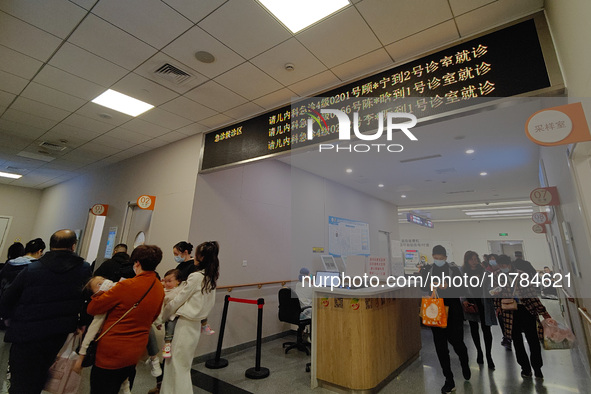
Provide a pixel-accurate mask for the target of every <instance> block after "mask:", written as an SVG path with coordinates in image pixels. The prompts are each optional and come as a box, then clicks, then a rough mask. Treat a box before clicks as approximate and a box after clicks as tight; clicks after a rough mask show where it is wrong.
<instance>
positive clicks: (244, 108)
mask: <svg viewBox="0 0 591 394" xmlns="http://www.w3.org/2000/svg"><path fill="white" fill-rule="evenodd" d="M264 110H265V109H264V108H263V107H261V106H260V105H257V104H255V103H253V102H252V101H250V102H248V103H246V104H242V105H239V106H238V107H234V108H232V109H230V110H227V111H226V112H224V114H225V115H228V116H229V117H231V118H234V119H247V118H251V117H253V116H254V115H256V114H257V113H259V112H263V111H264Z"/></svg>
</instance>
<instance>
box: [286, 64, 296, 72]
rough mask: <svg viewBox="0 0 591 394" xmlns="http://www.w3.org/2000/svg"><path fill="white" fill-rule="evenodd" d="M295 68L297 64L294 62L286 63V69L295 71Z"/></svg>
mask: <svg viewBox="0 0 591 394" xmlns="http://www.w3.org/2000/svg"><path fill="white" fill-rule="evenodd" d="M294 69H295V66H294V65H293V64H292V63H287V64H286V65H285V70H286V71H293V70H294Z"/></svg>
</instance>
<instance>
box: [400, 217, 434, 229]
mask: <svg viewBox="0 0 591 394" xmlns="http://www.w3.org/2000/svg"><path fill="white" fill-rule="evenodd" d="M406 220H407V221H408V222H410V223H414V224H418V225H419V226H423V227H429V228H433V222H432V221H431V220H430V219H427V218H424V217H422V216H419V215H415V214H414V213H407V214H406Z"/></svg>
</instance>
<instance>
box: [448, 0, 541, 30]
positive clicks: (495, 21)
mask: <svg viewBox="0 0 591 394" xmlns="http://www.w3.org/2000/svg"><path fill="white" fill-rule="evenodd" d="M543 5H544V1H543V0H521V1H511V0H498V1H495V2H494V3H490V4H488V5H486V6H484V7H480V8H478V9H476V10H474V11H471V12H468V13H466V14H463V15H460V16H458V17H456V23H457V25H458V30H459V31H460V35H461V36H462V37H466V36H470V35H472V34H475V33H479V32H481V31H484V30H488V29H490V28H492V27H494V26H497V25H499V24H502V23H505V22H509V21H511V20H514V19H516V18H518V17H520V16H525V15H528V14H531V13H532V12H534V11H537V10H540V9H541V8H542V7H543Z"/></svg>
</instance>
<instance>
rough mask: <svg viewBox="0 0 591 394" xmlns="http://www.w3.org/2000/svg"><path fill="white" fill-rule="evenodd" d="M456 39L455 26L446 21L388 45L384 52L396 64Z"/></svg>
mask: <svg viewBox="0 0 591 394" xmlns="http://www.w3.org/2000/svg"><path fill="white" fill-rule="evenodd" d="M458 38H459V36H458V30H457V28H456V24H455V23H454V22H453V21H448V22H444V23H442V24H440V25H437V26H433V27H431V28H429V29H427V30H423V31H422V32H420V33H417V34H414V35H412V36H410V37H407V38H405V39H403V40H400V41H397V42H395V43H393V44H390V45H388V46H386V50H387V51H388V53H389V54H390V56H391V57H392V58H393V59H394V61H395V63H397V64H398V63H401V62H404V61H406V60H410V59H411V58H415V57H418V56H420V54H422V53H425V52H428V51H430V50H433V49H436V48H437V47H440V46H443V45H444V44H449V43H452V42H454V41H456V40H457V39H458Z"/></svg>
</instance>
